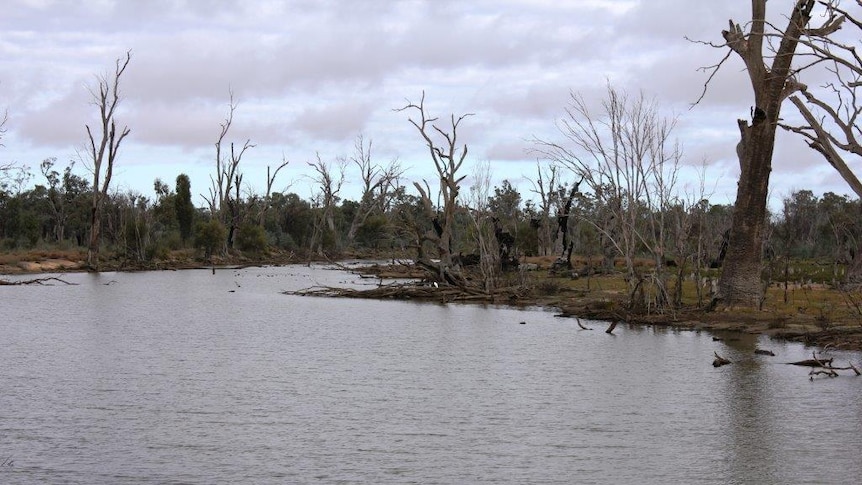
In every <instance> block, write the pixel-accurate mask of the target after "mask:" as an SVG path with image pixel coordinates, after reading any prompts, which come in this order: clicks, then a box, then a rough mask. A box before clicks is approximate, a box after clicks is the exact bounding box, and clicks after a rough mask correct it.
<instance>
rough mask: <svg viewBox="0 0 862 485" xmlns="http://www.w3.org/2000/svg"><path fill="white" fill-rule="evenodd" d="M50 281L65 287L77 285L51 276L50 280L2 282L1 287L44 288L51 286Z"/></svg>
mask: <svg viewBox="0 0 862 485" xmlns="http://www.w3.org/2000/svg"><path fill="white" fill-rule="evenodd" d="M49 281H59V282H60V283H63V284H64V285H69V286H75V285H77V283H70V282H68V281H66V280H63V279H60V278H57V277H56V276H51V277H50V278H35V279H32V280H21V281H7V280H0V286H21V285H42V286H50V283H48V282H49Z"/></svg>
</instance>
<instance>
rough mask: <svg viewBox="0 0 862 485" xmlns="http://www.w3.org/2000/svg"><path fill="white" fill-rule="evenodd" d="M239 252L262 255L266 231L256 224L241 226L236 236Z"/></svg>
mask: <svg viewBox="0 0 862 485" xmlns="http://www.w3.org/2000/svg"><path fill="white" fill-rule="evenodd" d="M236 245H237V247H238V248H239V249H240V251H249V252H252V253H262V252H264V251H265V250H266V231H264V230H263V228H262V227H260V226H259V225H257V224H243V225H242V226H240V228H239V231H238V232H237V235H236Z"/></svg>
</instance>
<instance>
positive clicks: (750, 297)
mask: <svg viewBox="0 0 862 485" xmlns="http://www.w3.org/2000/svg"><path fill="white" fill-rule="evenodd" d="M774 111H775V112H776V114H777V111H778V110H777V109H775V110H774ZM776 118H777V117H776ZM739 123H740V131H741V132H742V133H743V135H742V136H743V141H741V142H740V150H739V151H740V154H739V155H740V168H741V173H740V176H739V184H738V188H737V193H736V203H735V204H734V209H733V223H732V225H731V228H730V238H729V242H728V246H729V247H728V251H727V256H726V258H725V262H724V266H723V269H722V273H721V279H720V280H719V294H720V296H721V299H722V300H723V303H724V304H726V305H729V306H733V305H744V306H757V305H759V304H760V301H761V299H762V297H763V285H762V283H761V279H760V274H761V271H762V255H763V251H762V249H763V233H764V228H765V226H766V219H767V218H766V201H767V195H768V192H769V175H770V172H771V171H772V152H773V149H774V147H775V124H774V123H772V122H769V121H767V120H766V119H765V118H764V117H760V118H759V117H757V116H755V119H754V121H753V124H752V126H748V124H747V123H746V122H745V121H742V120H740V122H739Z"/></svg>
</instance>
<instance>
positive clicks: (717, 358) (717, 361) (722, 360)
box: [712, 351, 732, 367]
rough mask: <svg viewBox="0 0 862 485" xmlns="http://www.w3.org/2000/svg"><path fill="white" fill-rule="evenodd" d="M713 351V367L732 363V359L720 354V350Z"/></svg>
mask: <svg viewBox="0 0 862 485" xmlns="http://www.w3.org/2000/svg"><path fill="white" fill-rule="evenodd" d="M712 353H713V354H715V360H713V361H712V366H713V367H721V366H723V365H727V364H731V363H732V362H730V360H728V359H725V358H724V357H722V356H720V355H718V352H716V351H712Z"/></svg>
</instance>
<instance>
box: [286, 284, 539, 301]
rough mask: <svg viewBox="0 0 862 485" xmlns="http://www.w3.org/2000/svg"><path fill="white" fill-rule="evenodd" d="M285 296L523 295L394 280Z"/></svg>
mask: <svg viewBox="0 0 862 485" xmlns="http://www.w3.org/2000/svg"><path fill="white" fill-rule="evenodd" d="M284 294H287V295H298V296H328V297H342V298H368V299H398V300H413V299H415V300H429V301H444V302H448V301H461V302H463V301H479V302H481V301H493V300H498V299H505V298H508V299H518V298H521V297H523V296H525V294H524V289H523V288H521V287H509V288H498V289H496V290H494V292H493V293H487V292H484V291H482V290H480V289H478V288H471V287H453V286H447V285H437V286H434V285H423V284H417V283H396V284H390V285H382V286H378V287H377V288H371V289H361V290H358V289H355V288H338V287H332V286H316V287H312V288H306V289H303V290H298V291H287V292H284Z"/></svg>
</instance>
